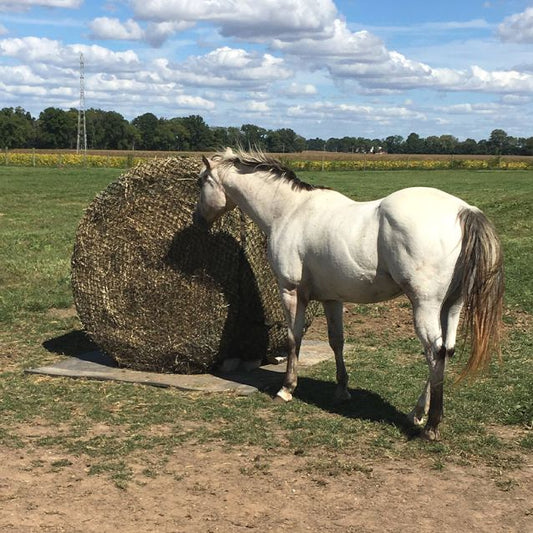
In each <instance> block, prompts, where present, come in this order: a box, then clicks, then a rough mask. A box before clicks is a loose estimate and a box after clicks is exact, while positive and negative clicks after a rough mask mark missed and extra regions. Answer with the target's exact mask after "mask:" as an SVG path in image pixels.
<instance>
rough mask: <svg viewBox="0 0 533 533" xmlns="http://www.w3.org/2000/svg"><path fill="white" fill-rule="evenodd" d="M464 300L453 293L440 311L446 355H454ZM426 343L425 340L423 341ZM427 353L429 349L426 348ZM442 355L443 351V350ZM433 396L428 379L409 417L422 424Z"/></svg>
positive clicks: (414, 422)
mask: <svg viewBox="0 0 533 533" xmlns="http://www.w3.org/2000/svg"><path fill="white" fill-rule="evenodd" d="M462 307H463V302H462V298H461V295H460V293H458V294H452V295H451V296H450V297H449V298H448V299H447V300H446V301H445V302H444V304H443V306H442V309H441V312H440V324H441V331H442V335H441V336H442V339H443V341H444V346H445V352H444V350H443V349H442V348H441V350H443V352H444V356H445V357H452V356H453V354H454V352H455V340H456V336H457V327H458V325H459V317H460V315H461V309H462ZM419 320H422V321H424V320H427V318H422V317H421V318H419ZM422 342H423V343H424V341H422ZM424 344H425V343H424ZM425 351H426V353H427V350H425ZM441 355H442V352H441ZM430 398H431V380H429V379H428V381H427V382H426V385H425V387H424V390H423V392H422V394H421V395H420V397H419V398H418V402H417V404H416V405H415V407H414V409H413V410H412V411H411V412H410V413H409V415H408V416H409V419H410V420H411V422H412V423H413V424H415V425H417V426H421V425H422V424H423V421H424V419H425V417H427V415H428V413H429V406H430Z"/></svg>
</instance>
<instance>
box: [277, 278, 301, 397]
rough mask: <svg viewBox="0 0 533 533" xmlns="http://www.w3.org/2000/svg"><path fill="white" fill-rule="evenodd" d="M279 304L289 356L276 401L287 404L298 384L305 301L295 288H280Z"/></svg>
mask: <svg viewBox="0 0 533 533" xmlns="http://www.w3.org/2000/svg"><path fill="white" fill-rule="evenodd" d="M281 303H282V305H283V309H284V311H285V316H286V319H287V325H288V340H289V354H288V357H287V371H286V372H285V378H284V380H283V386H282V387H281V389H280V390H279V391H278V393H277V395H276V399H279V400H280V401H284V402H288V401H290V400H292V393H293V392H294V389H295V388H296V385H297V382H298V369H297V366H298V356H299V354H300V346H301V344H302V336H303V331H304V325H305V309H306V307H307V301H306V300H305V299H304V298H302V297H301V295H299V294H298V290H297V289H296V288H286V287H281Z"/></svg>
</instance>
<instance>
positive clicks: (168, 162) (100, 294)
mask: <svg viewBox="0 0 533 533" xmlns="http://www.w3.org/2000/svg"><path fill="white" fill-rule="evenodd" d="M200 166H201V163H200V161H199V160H197V159H193V158H166V159H154V160H152V161H150V162H148V163H144V164H141V165H138V166H137V167H135V168H133V169H131V170H129V171H127V172H126V173H124V174H123V175H122V176H121V177H120V178H119V179H118V180H117V181H116V182H114V183H112V184H110V185H109V186H108V187H107V188H106V189H105V190H104V191H103V192H102V193H100V194H99V195H98V196H97V197H96V198H95V199H94V201H93V202H92V203H91V205H90V206H89V207H88V209H87V211H86V213H85V215H84V216H83V218H82V220H81V222H80V224H79V227H78V231H77V235H76V243H75V246H74V253H73V256H72V287H73V293H74V301H75V303H76V308H77V310H78V315H79V317H80V320H81V322H82V324H83V325H84V327H85V329H86V331H87V332H88V334H89V335H90V336H91V338H92V339H93V340H94V341H95V342H96V343H97V344H98V345H99V346H100V347H101V348H102V349H103V350H104V351H105V352H107V353H108V354H109V355H110V356H112V357H113V358H114V359H115V360H116V361H117V363H118V364H119V365H120V366H124V367H128V368H132V369H137V370H147V371H156V372H170V373H201V372H206V371H209V370H212V369H213V368H214V367H215V366H216V365H217V364H218V363H220V362H221V361H222V360H223V359H227V358H240V359H243V360H262V361H263V362H264V361H266V360H271V359H272V358H274V357H277V356H284V355H286V353H287V333H286V323H285V318H284V313H283V310H282V308H281V303H280V298H279V294H278V289H277V285H276V280H275V278H274V276H273V274H272V271H271V269H270V267H269V265H268V263H267V258H266V238H265V236H264V234H263V233H262V232H261V231H260V230H259V229H258V228H257V226H256V225H255V224H254V223H253V222H252V221H251V220H250V219H249V218H248V217H246V216H244V214H243V213H242V212H241V211H240V210H238V209H235V210H234V211H232V212H230V213H227V214H226V215H225V216H224V217H223V218H222V219H221V220H220V221H218V222H217V223H215V225H214V226H213V228H211V230H210V231H205V230H202V229H200V228H197V227H195V226H193V225H192V213H193V211H194V208H195V205H196V201H197V197H198V188H197V185H196V179H197V176H198V172H199V169H200ZM314 311H316V306H310V310H309V311H308V316H307V321H308V324H309V323H310V321H311V319H312V316H313V313H314Z"/></svg>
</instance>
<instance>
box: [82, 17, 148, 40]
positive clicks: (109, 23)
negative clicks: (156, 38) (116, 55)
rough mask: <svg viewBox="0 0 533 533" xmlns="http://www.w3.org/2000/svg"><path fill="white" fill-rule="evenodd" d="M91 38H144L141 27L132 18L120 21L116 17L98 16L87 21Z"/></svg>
mask: <svg viewBox="0 0 533 533" xmlns="http://www.w3.org/2000/svg"><path fill="white" fill-rule="evenodd" d="M89 29H90V30H91V38H92V39H104V40H105V39H115V40H118V41H139V40H141V39H143V38H144V31H143V29H142V28H141V27H140V26H139V24H137V22H135V21H134V20H133V19H128V20H127V21H126V22H120V20H119V19H117V18H109V17H98V18H95V19H94V20H92V21H91V22H90V23H89Z"/></svg>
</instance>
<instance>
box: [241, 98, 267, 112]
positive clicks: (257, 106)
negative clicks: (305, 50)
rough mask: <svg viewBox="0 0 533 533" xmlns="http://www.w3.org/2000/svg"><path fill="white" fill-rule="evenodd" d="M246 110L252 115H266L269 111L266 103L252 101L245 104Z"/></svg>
mask: <svg viewBox="0 0 533 533" xmlns="http://www.w3.org/2000/svg"><path fill="white" fill-rule="evenodd" d="M246 110H247V111H252V112H253V113H266V112H268V111H270V107H269V105H268V104H267V103H266V102H257V101H256V100H252V101H251V102H248V103H247V104H246Z"/></svg>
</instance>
